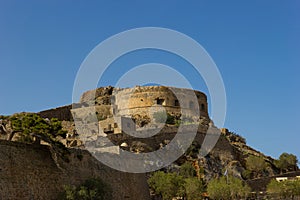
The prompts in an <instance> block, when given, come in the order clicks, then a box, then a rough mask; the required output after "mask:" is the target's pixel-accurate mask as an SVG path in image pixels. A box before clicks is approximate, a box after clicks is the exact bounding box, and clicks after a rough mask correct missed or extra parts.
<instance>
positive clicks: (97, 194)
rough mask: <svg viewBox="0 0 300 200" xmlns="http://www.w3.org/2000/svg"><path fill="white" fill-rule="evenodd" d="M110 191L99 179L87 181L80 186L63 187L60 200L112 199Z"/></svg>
mask: <svg viewBox="0 0 300 200" xmlns="http://www.w3.org/2000/svg"><path fill="white" fill-rule="evenodd" d="M111 194H112V190H111V188H110V187H109V186H108V185H107V184H105V183H104V182H103V181H102V180H101V179H96V178H92V179H88V180H86V181H85V182H84V183H83V184H82V185H79V186H77V187H76V186H73V185H66V186H64V192H63V193H62V194H61V197H60V199H61V200H107V199H112V195H111Z"/></svg>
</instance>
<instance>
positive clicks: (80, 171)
mask: <svg viewBox="0 0 300 200" xmlns="http://www.w3.org/2000/svg"><path fill="white" fill-rule="evenodd" d="M70 151H71V154H70V155H69V156H68V158H69V160H70V161H69V162H65V161H63V160H62V159H61V158H60V157H59V156H57V154H53V152H51V149H50V147H49V146H43V145H42V146H41V145H38V146H34V145H28V144H23V143H17V142H10V141H4V140H0V199H3V200H4V199H5V200H18V199H20V200H21V199H22V200H23V199H39V200H51V199H53V200H56V199H58V194H59V193H60V192H61V191H62V190H63V185H68V184H72V185H73V184H75V185H77V184H80V183H82V182H84V181H85V180H86V179H89V178H95V177H99V178H101V179H102V180H103V181H104V182H106V183H107V184H109V185H110V186H111V187H112V190H113V200H124V199H128V200H141V199H143V200H149V199H150V196H149V190H148V185H147V182H146V177H145V175H144V174H130V173H123V172H119V171H116V170H113V169H111V168H109V167H107V166H105V165H103V164H102V163H100V162H99V161H97V160H96V159H94V158H93V157H92V156H91V155H90V154H89V153H88V152H87V151H83V150H76V149H70ZM78 155H82V160H80V159H78Z"/></svg>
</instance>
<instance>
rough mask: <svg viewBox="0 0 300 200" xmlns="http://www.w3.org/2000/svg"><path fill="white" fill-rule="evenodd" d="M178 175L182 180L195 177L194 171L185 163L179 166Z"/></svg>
mask: <svg viewBox="0 0 300 200" xmlns="http://www.w3.org/2000/svg"><path fill="white" fill-rule="evenodd" d="M179 175H181V176H183V177H184V178H191V177H194V176H196V170H195V168H194V167H193V165H192V164H191V163H190V162H185V163H184V164H183V165H181V166H180V170H179Z"/></svg>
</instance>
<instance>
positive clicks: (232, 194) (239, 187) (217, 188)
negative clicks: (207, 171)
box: [207, 176, 251, 200]
mask: <svg viewBox="0 0 300 200" xmlns="http://www.w3.org/2000/svg"><path fill="white" fill-rule="evenodd" d="M250 191H251V190H250V187H249V186H248V185H245V184H244V183H243V182H242V181H241V180H240V179H238V178H235V177H232V176H229V177H224V176H223V177H221V178H219V179H213V180H211V181H210V182H209V183H208V186H207V192H208V194H209V197H210V198H212V199H217V200H219V199H220V200H221V199H240V198H245V197H247V196H248V195H249V193H250Z"/></svg>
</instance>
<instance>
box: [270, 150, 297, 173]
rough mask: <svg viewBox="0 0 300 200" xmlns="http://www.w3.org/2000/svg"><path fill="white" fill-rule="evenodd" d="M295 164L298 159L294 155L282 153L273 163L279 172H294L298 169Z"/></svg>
mask: <svg viewBox="0 0 300 200" xmlns="http://www.w3.org/2000/svg"><path fill="white" fill-rule="evenodd" d="M297 162H298V159H297V157H296V156H295V155H293V154H288V153H282V154H281V155H280V156H279V159H278V160H276V161H275V165H276V167H278V168H279V169H280V171H281V172H283V171H285V172H287V171H296V170H297V169H298V166H297Z"/></svg>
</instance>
